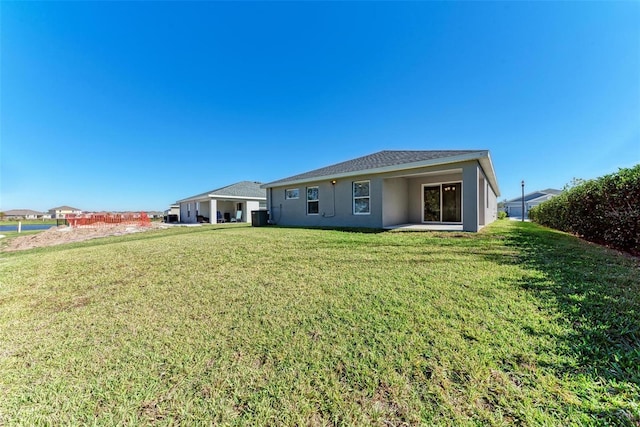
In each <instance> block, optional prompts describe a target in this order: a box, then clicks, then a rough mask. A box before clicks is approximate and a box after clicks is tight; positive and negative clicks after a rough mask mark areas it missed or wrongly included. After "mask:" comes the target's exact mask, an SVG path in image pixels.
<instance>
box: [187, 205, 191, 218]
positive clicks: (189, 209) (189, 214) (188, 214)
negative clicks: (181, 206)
mask: <svg viewBox="0 0 640 427" xmlns="http://www.w3.org/2000/svg"><path fill="white" fill-rule="evenodd" d="M190 216H191V203H187V217H190Z"/></svg>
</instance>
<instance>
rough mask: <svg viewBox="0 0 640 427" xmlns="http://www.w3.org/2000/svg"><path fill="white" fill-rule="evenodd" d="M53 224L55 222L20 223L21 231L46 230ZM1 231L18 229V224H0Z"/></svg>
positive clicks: (53, 225)
mask: <svg viewBox="0 0 640 427" xmlns="http://www.w3.org/2000/svg"><path fill="white" fill-rule="evenodd" d="M55 226H56V225H55V224H22V231H34V230H48V229H50V228H51V227H55ZM2 231H18V224H16V225H0V232H2Z"/></svg>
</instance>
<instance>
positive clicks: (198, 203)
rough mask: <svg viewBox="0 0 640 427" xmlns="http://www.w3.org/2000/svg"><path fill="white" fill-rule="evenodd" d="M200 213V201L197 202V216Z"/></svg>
mask: <svg viewBox="0 0 640 427" xmlns="http://www.w3.org/2000/svg"><path fill="white" fill-rule="evenodd" d="M198 215H200V202H196V216H198Z"/></svg>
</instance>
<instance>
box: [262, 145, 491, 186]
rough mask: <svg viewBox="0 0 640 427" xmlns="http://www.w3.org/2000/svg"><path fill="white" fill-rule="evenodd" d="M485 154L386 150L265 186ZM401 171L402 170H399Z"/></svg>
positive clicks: (482, 152) (450, 151)
mask: <svg viewBox="0 0 640 427" xmlns="http://www.w3.org/2000/svg"><path fill="white" fill-rule="evenodd" d="M474 153H477V154H479V155H480V154H484V153H486V151H484V150H439V151H433V150H429V151H426V150H422V151H417V150H414V151H411V150H402V151H392V150H385V151H379V152H377V153H373V154H369V155H367V156H363V157H358V158H357V159H353V160H348V161H346V162H342V163H336V164H335V165H331V166H326V167H324V168H320V169H315V170H312V171H309V172H305V173H301V174H299V175H294V176H290V177H288V178H283V179H279V180H277V181H273V182H270V183H268V184H265V186H272V185H277V184H282V183H285V182H289V181H304V180H311V179H313V178H320V177H330V176H333V175H342V174H349V173H353V172H366V171H369V170H373V169H381V168H389V167H393V166H401V165H408V164H411V163H419V162H426V161H430V160H436V161H437V160H439V159H442V160H443V161H444V159H446V158H448V157H457V156H463V155H468V154H474ZM399 169H400V168H399Z"/></svg>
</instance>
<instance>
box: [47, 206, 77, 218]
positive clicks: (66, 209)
mask: <svg viewBox="0 0 640 427" xmlns="http://www.w3.org/2000/svg"><path fill="white" fill-rule="evenodd" d="M80 214H82V210H80V209H78V208H72V207H71V206H58V207H57V208H51V209H49V215H51V218H53V219H58V218H62V219H64V218H65V217H66V216H67V215H80Z"/></svg>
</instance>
